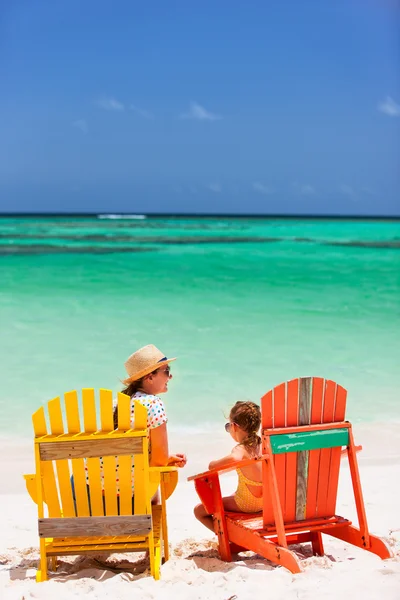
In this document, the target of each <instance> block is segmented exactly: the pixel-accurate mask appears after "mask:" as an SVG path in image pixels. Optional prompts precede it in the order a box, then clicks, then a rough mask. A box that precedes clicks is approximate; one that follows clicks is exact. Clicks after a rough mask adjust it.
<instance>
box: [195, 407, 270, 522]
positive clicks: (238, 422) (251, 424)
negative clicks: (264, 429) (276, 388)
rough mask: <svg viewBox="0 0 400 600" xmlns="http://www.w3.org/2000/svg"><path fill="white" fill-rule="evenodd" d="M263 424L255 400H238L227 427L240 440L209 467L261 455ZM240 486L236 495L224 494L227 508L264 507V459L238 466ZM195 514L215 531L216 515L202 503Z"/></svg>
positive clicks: (258, 508) (256, 508)
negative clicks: (214, 519)
mask: <svg viewBox="0 0 400 600" xmlns="http://www.w3.org/2000/svg"><path fill="white" fill-rule="evenodd" d="M260 425H261V411H260V407H259V406H257V404H254V402H236V404H235V405H234V407H233V408H232V410H231V412H230V415H229V423H226V425H225V430H226V431H227V432H229V433H230V434H231V436H232V438H233V439H234V440H235V442H237V445H236V446H235V447H234V448H233V450H232V452H231V453H230V454H229V456H225V457H224V458H220V459H218V460H213V461H211V462H210V464H209V469H216V468H219V467H227V466H229V465H231V464H232V463H234V462H236V461H239V460H246V459H248V458H257V457H259V456H260V455H261V438H260V436H259V435H258V431H259V429H260ZM236 472H237V474H238V478H239V481H238V487H237V490H236V492H235V493H234V494H233V495H232V496H227V497H225V498H222V501H223V503H224V507H225V510H227V511H233V512H245V513H253V512H260V511H261V510H262V481H261V479H262V474H261V463H255V464H254V465H248V466H245V467H241V468H239V469H236ZM194 515H195V517H196V519H198V520H199V521H200V522H201V523H203V525H205V526H206V527H208V529H210V530H211V531H214V526H213V518H212V515H209V514H208V513H207V512H206V510H205V508H204V506H203V505H202V504H198V505H197V506H196V508H195V509H194Z"/></svg>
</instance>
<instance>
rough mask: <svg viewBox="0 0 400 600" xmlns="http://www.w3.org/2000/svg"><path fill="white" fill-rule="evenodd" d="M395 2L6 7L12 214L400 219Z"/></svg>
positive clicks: (4, 169)
mask: <svg viewBox="0 0 400 600" xmlns="http://www.w3.org/2000/svg"><path fill="white" fill-rule="evenodd" d="M399 25H400V11H399V3H398V2H396V0H315V1H310V0H301V1H299V0H291V1H285V0H281V1H279V2H278V1H275V2H273V1H272V0H271V1H266V0H252V2H246V3H245V2H242V1H241V0H240V1H239V0H236V1H235V0H212V1H208V0H203V1H202V2H189V1H188V0H182V1H181V0H176V1H173V0H168V1H166V0H158V1H156V0H146V2H136V1H135V0H129V1H123V0H113V1H111V0H110V1H102V0H96V1H93V0H85V1H84V2H82V1H81V0H58V1H54V0H51V1H43V0H35V1H34V2H32V1H31V0H21V1H19V2H14V1H12V0H4V2H2V3H1V7H0V81H1V94H0V132H1V133H0V211H51V212H56V211H83V212H85V211H88V212H91V211H106V212H118V211H125V212H221V213H223V212H230V213H235V212H239V213H240V212H244V213H253V212H254V213H320V214H327V213H330V214H388V215H389V214H392V215H400V177H399V171H400V168H399V167H400V44H399V37H400V34H399Z"/></svg>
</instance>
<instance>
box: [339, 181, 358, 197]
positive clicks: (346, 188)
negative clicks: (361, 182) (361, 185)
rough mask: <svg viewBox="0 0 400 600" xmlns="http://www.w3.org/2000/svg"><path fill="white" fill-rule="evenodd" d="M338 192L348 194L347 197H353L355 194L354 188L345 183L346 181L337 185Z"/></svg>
mask: <svg viewBox="0 0 400 600" xmlns="http://www.w3.org/2000/svg"><path fill="white" fill-rule="evenodd" d="M339 192H340V193H341V194H343V196H348V197H349V198H354V196H355V195H356V193H355V191H354V189H353V188H352V187H351V186H350V185H347V183H343V184H342V185H340V186H339Z"/></svg>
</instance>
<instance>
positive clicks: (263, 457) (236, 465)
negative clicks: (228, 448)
mask: <svg viewBox="0 0 400 600" xmlns="http://www.w3.org/2000/svg"><path fill="white" fill-rule="evenodd" d="M267 459H269V454H262V455H261V456H259V457H258V458H246V459H245V460H237V461H236V462H234V463H232V464H230V465H228V466H226V467H219V469H210V470H209V471H204V473H199V474H198V475H191V476H190V477H188V478H187V480H188V481H195V480H196V479H204V478H206V477H215V475H217V476H218V475H219V474H222V473H228V472H229V471H234V470H236V469H239V468H241V467H247V466H249V465H254V463H256V462H260V461H262V460H267Z"/></svg>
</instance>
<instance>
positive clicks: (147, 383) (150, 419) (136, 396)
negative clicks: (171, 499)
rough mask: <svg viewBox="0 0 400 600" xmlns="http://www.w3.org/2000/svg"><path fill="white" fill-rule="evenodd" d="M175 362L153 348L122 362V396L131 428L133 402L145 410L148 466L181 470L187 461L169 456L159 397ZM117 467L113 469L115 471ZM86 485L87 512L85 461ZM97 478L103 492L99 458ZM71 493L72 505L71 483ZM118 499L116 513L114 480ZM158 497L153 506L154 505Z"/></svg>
mask: <svg viewBox="0 0 400 600" xmlns="http://www.w3.org/2000/svg"><path fill="white" fill-rule="evenodd" d="M174 360H176V359H175V358H167V357H166V356H164V354H163V353H162V352H160V350H158V348H156V347H155V346H153V345H152V344H150V345H148V346H144V347H143V348H140V349H139V350H137V351H136V352H134V353H133V354H131V356H130V357H129V358H128V360H127V361H126V362H125V369H126V372H127V374H128V377H127V379H125V380H123V383H124V384H125V386H126V387H125V389H123V390H122V392H123V393H124V394H127V395H128V396H130V397H131V425H132V427H133V425H134V420H135V401H137V402H140V404H143V406H144V407H145V408H146V409H147V435H148V439H149V463H150V466H152V467H164V466H166V465H168V466H175V467H184V466H185V465H186V462H187V459H186V456H185V455H184V454H180V453H177V454H171V455H170V454H169V450H168V435H167V415H166V412H165V407H164V403H163V401H162V400H161V398H160V397H159V394H163V393H165V392H167V391H168V381H169V380H170V379H171V378H172V375H171V371H170V367H169V363H171V362H172V361H174ZM114 427H115V428H116V429H117V427H118V405H116V406H115V408H114ZM118 468H119V466H118V464H116V469H117V471H118ZM85 471H86V484H87V486H88V498H89V511H90V512H91V507H90V494H89V472H88V467H87V464H86V461H85ZM100 477H101V486H102V489H104V470H103V459H102V458H101V457H100ZM131 482H132V509H133V504H134V468H133V465H132V477H131ZM71 483H72V493H73V498H74V501H75V489H74V481H73V478H72V479H71ZM117 495H118V510H119V484H118V479H117ZM157 499H158V497H157V495H156V496H155V497H154V498H153V502H157Z"/></svg>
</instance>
